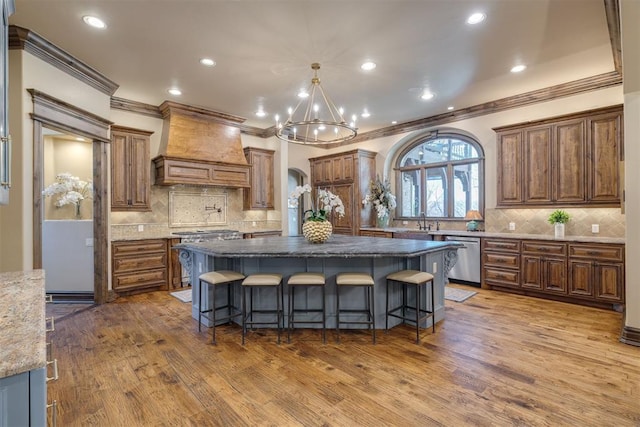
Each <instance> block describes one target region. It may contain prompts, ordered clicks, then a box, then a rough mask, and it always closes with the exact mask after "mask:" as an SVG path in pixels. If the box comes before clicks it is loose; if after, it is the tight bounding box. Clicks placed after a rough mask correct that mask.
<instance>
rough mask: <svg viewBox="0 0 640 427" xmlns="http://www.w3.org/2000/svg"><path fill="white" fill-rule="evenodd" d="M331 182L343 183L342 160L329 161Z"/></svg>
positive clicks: (339, 158) (338, 158)
mask: <svg viewBox="0 0 640 427" xmlns="http://www.w3.org/2000/svg"><path fill="white" fill-rule="evenodd" d="M331 172H332V176H331V181H334V182H335V181H344V179H345V178H344V159H343V158H342V157H336V158H335V159H332V160H331Z"/></svg>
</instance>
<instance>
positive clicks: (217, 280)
mask: <svg viewBox="0 0 640 427" xmlns="http://www.w3.org/2000/svg"><path fill="white" fill-rule="evenodd" d="M242 279H244V275H243V274H240V273H238V272H236V271H229V270H220V271H210V272H208V273H204V274H201V275H200V277H199V278H198V301H199V304H200V309H199V310H198V332H200V330H201V325H202V324H201V320H202V318H203V317H204V318H205V319H207V320H209V321H210V322H211V324H212V325H213V326H212V329H213V332H212V339H211V342H212V343H213V344H216V322H218V321H222V320H226V321H231V319H233V318H235V317H238V316H240V315H241V314H242V312H241V311H240V309H239V308H238V307H236V306H235V304H234V303H233V290H232V288H231V285H233V284H234V283H236V282H238V281H240V280H242ZM203 284H204V285H205V287H206V295H207V296H208V295H209V286H211V287H213V292H212V298H211V304H210V305H208V306H209V307H210V308H207V309H203V305H204V304H203V303H202V287H203ZM218 285H226V286H227V303H226V304H225V305H223V306H217V305H216V286H218ZM224 309H226V310H227V312H226V314H224V315H222V316H217V314H216V313H217V312H218V311H220V310H224Z"/></svg>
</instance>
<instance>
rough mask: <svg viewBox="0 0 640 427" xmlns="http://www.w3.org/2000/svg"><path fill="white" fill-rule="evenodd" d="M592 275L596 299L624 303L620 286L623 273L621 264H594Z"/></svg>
mask: <svg viewBox="0 0 640 427" xmlns="http://www.w3.org/2000/svg"><path fill="white" fill-rule="evenodd" d="M594 275H595V282H596V289H595V290H596V299H599V300H605V301H612V302H624V295H623V286H622V283H623V280H622V277H623V275H624V272H623V268H622V264H618V263H610V264H609V263H598V262H596V263H595V264H594Z"/></svg>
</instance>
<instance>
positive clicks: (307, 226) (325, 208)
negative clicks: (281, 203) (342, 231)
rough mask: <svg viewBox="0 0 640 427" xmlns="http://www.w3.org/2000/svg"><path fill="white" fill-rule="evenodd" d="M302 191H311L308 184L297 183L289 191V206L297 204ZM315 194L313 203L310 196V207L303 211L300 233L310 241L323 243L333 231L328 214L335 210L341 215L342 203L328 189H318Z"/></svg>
mask: <svg viewBox="0 0 640 427" xmlns="http://www.w3.org/2000/svg"><path fill="white" fill-rule="evenodd" d="M304 193H311V186H310V185H309V184H305V185H302V186H301V185H299V186H297V187H296V188H295V189H294V190H293V191H292V192H291V194H290V196H289V201H290V203H291V206H293V207H296V206H298V200H299V199H300V196H302V195H303V194H304ZM316 196H317V197H316V201H315V203H314V201H313V198H312V199H311V208H310V209H307V210H306V211H304V213H303V218H304V224H303V225H302V234H303V235H304V237H306V238H307V240H309V241H310V242H312V243H324V242H326V241H327V239H328V238H329V237H330V236H331V233H332V231H333V228H332V226H331V223H330V222H329V215H331V212H335V213H336V215H338V217H343V216H344V204H343V203H342V200H340V197H339V196H337V195H335V194H333V193H332V192H331V191H329V190H324V189H320V190H318V191H317V195H316Z"/></svg>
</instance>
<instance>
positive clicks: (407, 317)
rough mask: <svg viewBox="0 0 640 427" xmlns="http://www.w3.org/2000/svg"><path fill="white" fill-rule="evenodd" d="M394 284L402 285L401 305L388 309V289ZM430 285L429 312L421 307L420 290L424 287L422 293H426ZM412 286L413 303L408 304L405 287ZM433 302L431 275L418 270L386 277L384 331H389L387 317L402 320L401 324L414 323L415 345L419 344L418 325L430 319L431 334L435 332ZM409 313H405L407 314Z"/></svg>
mask: <svg viewBox="0 0 640 427" xmlns="http://www.w3.org/2000/svg"><path fill="white" fill-rule="evenodd" d="M394 283H398V284H401V285H402V304H401V305H399V306H397V307H395V308H389V289H390V288H391V287H392V286H393V285H394ZM429 284H430V285H431V307H430V310H429V309H428V307H425V308H423V307H421V301H422V297H421V289H422V287H424V288H425V289H424V291H425V292H426V290H427V289H426V288H427V286H428V285H429ZM408 286H413V287H415V294H414V295H415V301H413V302H410V301H407V287H408ZM434 304H435V300H434V291H433V274H431V273H427V272H425V271H418V270H400V271H397V272H395V273H391V274H389V275H388V276H387V301H386V308H387V316H386V321H385V322H386V323H385V330H389V317H396V318H398V319H402V323H405V322H407V321H410V322H415V324H416V344H419V343H420V323H421V322H424V321H425V320H426V319H428V318H432V328H433V332H435V331H436V319H435V317H434V312H435V308H434ZM408 311H409V312H410V313H407V312H408Z"/></svg>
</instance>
